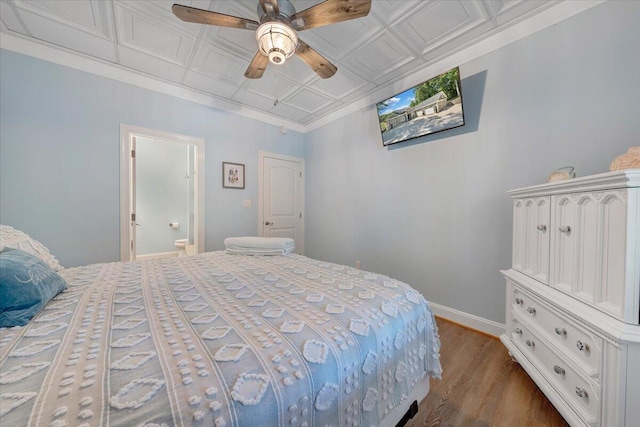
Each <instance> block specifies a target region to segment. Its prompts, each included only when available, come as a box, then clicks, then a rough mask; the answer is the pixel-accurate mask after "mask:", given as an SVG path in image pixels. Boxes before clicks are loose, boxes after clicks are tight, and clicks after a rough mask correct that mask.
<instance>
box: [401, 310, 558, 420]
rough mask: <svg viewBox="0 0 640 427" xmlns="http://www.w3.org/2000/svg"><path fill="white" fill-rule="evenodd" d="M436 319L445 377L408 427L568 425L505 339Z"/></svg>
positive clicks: (422, 404) (432, 391)
mask: <svg viewBox="0 0 640 427" xmlns="http://www.w3.org/2000/svg"><path fill="white" fill-rule="evenodd" d="M436 321H437V324H438V331H439V334H440V340H441V349H440V362H441V363H442V370H443V373H442V379H441V380H434V379H431V391H430V392H429V394H428V395H427V397H426V398H425V399H424V400H423V401H422V402H420V405H419V407H418V408H419V409H418V413H417V414H416V416H415V417H414V418H413V419H412V420H411V421H409V423H408V424H407V427H418V426H429V427H431V426H442V427H463V426H464V427H466V426H470V427H471V426H472V427H489V426H496V427H503V426H504V427H525V426H526V427H538V426H541V427H542V426H544V427H556V426H557V427H565V426H568V424H567V423H566V422H565V421H564V419H563V418H562V416H561V415H560V414H559V413H558V411H557V410H556V409H555V408H554V407H553V405H552V404H551V403H550V402H549V400H547V398H546V396H545V395H544V393H542V391H540V389H538V387H537V386H536V384H535V383H534V382H533V381H532V380H531V378H529V376H528V375H527V373H526V372H525V371H524V369H522V367H520V365H519V364H518V363H517V362H514V361H513V360H512V359H511V357H510V356H509V354H508V352H507V349H506V348H505V347H504V345H503V344H502V342H500V340H497V339H495V338H493V337H488V336H485V335H482V334H480V333H478V332H475V331H472V330H469V329H466V328H463V327H461V326H458V325H456V324H454V323H451V322H447V321H446V320H443V319H439V318H438V319H436Z"/></svg>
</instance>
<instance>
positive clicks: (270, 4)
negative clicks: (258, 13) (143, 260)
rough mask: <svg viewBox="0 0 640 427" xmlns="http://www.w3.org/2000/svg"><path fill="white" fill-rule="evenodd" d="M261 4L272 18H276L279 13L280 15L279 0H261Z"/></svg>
mask: <svg viewBox="0 0 640 427" xmlns="http://www.w3.org/2000/svg"><path fill="white" fill-rule="evenodd" d="M260 6H262V10H264V13H266V14H267V15H269V18H271V19H276V18H277V17H278V15H280V8H279V7H278V0H260Z"/></svg>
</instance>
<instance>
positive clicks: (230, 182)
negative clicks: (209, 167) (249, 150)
mask: <svg viewBox="0 0 640 427" xmlns="http://www.w3.org/2000/svg"><path fill="white" fill-rule="evenodd" d="M222 187H223V188H239V189H243V188H244V165H243V164H241V163H230V162H222Z"/></svg>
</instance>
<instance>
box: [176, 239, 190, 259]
mask: <svg viewBox="0 0 640 427" xmlns="http://www.w3.org/2000/svg"><path fill="white" fill-rule="evenodd" d="M175 245H176V248H178V256H179V257H181V256H186V255H187V246H191V245H189V239H177V240H176V241H175Z"/></svg>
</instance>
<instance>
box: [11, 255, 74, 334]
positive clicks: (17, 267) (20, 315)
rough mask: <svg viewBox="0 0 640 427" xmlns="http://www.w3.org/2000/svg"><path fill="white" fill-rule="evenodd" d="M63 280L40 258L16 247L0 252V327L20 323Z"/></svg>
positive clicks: (59, 289)
mask: <svg viewBox="0 0 640 427" xmlns="http://www.w3.org/2000/svg"><path fill="white" fill-rule="evenodd" d="M66 288H67V282H65V281H64V279H63V278H62V277H60V275H59V274H58V273H56V272H55V271H53V270H52V269H51V267H49V266H48V265H47V264H46V263H45V262H44V261H42V260H41V259H40V258H38V257H36V256H34V255H31V254H29V253H27V252H25V251H22V250H20V249H13V248H5V249H3V250H2V252H0V327H11V326H24V325H26V324H27V323H28V322H29V320H31V318H32V317H33V316H35V315H36V314H38V312H39V311H40V310H41V309H42V307H44V306H45V304H46V303H47V302H49V300H51V298H53V297H55V296H56V295H58V294H59V293H60V292H62V291H63V290H65V289H66Z"/></svg>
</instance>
